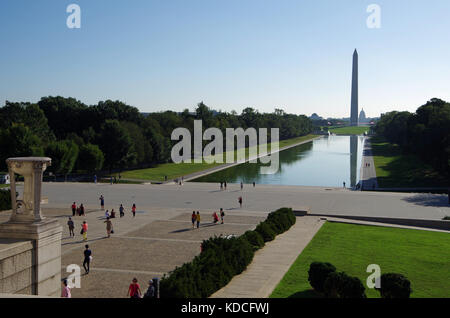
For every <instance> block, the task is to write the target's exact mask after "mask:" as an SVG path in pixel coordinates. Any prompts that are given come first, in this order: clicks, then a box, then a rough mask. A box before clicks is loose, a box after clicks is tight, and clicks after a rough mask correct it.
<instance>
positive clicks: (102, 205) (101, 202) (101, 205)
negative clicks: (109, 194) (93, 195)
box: [98, 194, 105, 210]
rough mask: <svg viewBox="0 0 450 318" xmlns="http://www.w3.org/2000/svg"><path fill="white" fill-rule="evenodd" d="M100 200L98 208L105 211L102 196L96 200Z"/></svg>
mask: <svg viewBox="0 0 450 318" xmlns="http://www.w3.org/2000/svg"><path fill="white" fill-rule="evenodd" d="M98 199H99V200H100V207H101V209H102V210H104V209H105V198H104V197H103V194H102V195H101V196H100V198H98Z"/></svg>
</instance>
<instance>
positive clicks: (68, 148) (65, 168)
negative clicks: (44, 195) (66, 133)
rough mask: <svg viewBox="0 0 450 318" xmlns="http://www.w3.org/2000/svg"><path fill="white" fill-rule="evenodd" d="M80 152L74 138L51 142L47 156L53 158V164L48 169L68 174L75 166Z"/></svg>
mask: <svg viewBox="0 0 450 318" xmlns="http://www.w3.org/2000/svg"><path fill="white" fill-rule="evenodd" d="M78 153H79V148H78V145H77V144H76V143H75V142H74V141H73V140H61V141H54V142H51V143H50V144H49V145H48V146H47V149H46V150H45V154H46V156H47V157H50V158H52V165H51V166H50V167H49V168H48V170H49V171H51V172H53V173H56V174H63V175H65V176H67V175H68V174H69V173H71V172H72V170H73V168H74V167H75V162H76V161H77V158H78Z"/></svg>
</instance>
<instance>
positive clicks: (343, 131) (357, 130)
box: [329, 126, 370, 135]
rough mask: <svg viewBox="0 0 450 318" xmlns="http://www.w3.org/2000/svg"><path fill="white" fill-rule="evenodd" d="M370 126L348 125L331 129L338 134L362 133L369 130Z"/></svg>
mask: <svg viewBox="0 0 450 318" xmlns="http://www.w3.org/2000/svg"><path fill="white" fill-rule="evenodd" d="M369 130H370V127H368V126H361V127H359V126H348V127H339V128H333V127H331V128H330V129H329V131H330V132H331V133H334V134H336V135H362V134H364V133H365V132H368V131H369Z"/></svg>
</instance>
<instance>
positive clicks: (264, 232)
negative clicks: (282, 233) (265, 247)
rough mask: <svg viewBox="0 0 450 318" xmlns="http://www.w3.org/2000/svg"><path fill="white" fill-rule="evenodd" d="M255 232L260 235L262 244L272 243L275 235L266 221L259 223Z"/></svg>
mask: <svg viewBox="0 0 450 318" xmlns="http://www.w3.org/2000/svg"><path fill="white" fill-rule="evenodd" d="M255 231H256V232H257V233H259V234H260V235H261V237H262V238H263V240H264V242H270V241H273V239H274V238H275V236H276V235H277V234H276V233H275V230H274V229H273V227H272V225H271V224H270V223H269V222H266V221H264V222H261V223H259V224H258V226H257V227H256V229H255Z"/></svg>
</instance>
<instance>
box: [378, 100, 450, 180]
mask: <svg viewBox="0 0 450 318" xmlns="http://www.w3.org/2000/svg"><path fill="white" fill-rule="evenodd" d="M375 132H376V134H377V135H379V136H382V137H383V138H385V139H386V140H387V141H388V142H390V143H394V144H397V145H399V146H400V148H401V149H402V151H404V152H405V153H411V154H416V155H418V156H420V157H421V158H422V160H424V161H425V162H427V163H429V164H431V165H432V166H433V167H434V168H435V169H436V170H437V171H439V172H440V173H442V174H443V175H444V176H447V178H450V103H448V102H445V101H443V100H441V99H438V98H433V99H431V100H430V101H428V102H427V103H426V104H425V105H423V106H421V107H419V108H418V109H417V110H416V112H415V113H410V112H407V111H404V112H398V111H393V112H389V113H386V114H382V115H381V118H380V120H379V121H378V123H377V125H376V126H375Z"/></svg>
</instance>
